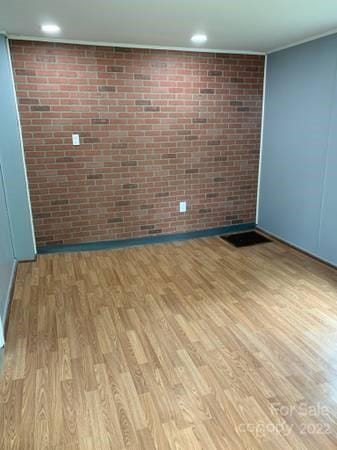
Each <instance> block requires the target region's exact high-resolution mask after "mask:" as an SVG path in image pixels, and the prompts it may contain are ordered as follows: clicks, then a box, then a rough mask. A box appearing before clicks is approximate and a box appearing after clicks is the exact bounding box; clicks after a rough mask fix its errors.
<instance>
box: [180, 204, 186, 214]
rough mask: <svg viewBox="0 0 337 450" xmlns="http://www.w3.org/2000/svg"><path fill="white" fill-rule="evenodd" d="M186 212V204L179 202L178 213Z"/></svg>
mask: <svg viewBox="0 0 337 450" xmlns="http://www.w3.org/2000/svg"><path fill="white" fill-rule="evenodd" d="M186 210H187V206H186V202H180V203H179V211H180V212H181V213H184V212H186Z"/></svg>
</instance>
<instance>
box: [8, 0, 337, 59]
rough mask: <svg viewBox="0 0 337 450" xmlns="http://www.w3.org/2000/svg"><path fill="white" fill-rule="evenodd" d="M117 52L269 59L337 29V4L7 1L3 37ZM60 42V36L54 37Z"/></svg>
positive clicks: (316, 0) (312, 0)
mask: <svg viewBox="0 0 337 450" xmlns="http://www.w3.org/2000/svg"><path fill="white" fill-rule="evenodd" d="M46 22H48V23H57V24H58V25H59V26H60V27H61V28H62V31H61V33H60V34H59V35H58V36H57V37H58V38H60V39H62V40H64V41H66V40H77V41H92V42H100V43H103V42H104V43H111V44H117V43H120V44H138V45H143V46H162V47H181V48H187V47H191V48H195V47H196V45H195V44H192V43H191V41H190V38H191V36H192V35H193V34H194V33H198V32H199V33H200V32H204V33H206V34H207V36H208V42H207V43H206V44H204V45H202V46H201V47H202V48H205V49H206V48H207V49H218V50H239V51H252V52H266V51H270V50H274V49H276V48H279V47H283V46H287V45H290V44H292V43H294V42H297V41H301V40H305V39H307V38H309V37H312V36H315V35H320V34H324V33H327V32H330V31H332V30H335V29H337V1H336V0H231V1H230V0H203V1H200V0H194V1H192V0H26V1H25V0H0V30H2V31H5V32H7V33H8V34H9V35H17V36H18V35H19V36H31V37H46V35H45V34H43V33H42V32H41V30H40V26H41V24H43V23H46ZM53 37H54V36H53Z"/></svg>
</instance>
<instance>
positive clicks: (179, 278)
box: [0, 238, 337, 450]
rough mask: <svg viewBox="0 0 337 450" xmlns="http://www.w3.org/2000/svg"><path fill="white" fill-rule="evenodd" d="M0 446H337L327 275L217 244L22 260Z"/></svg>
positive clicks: (334, 307)
mask: <svg viewBox="0 0 337 450" xmlns="http://www.w3.org/2000/svg"><path fill="white" fill-rule="evenodd" d="M0 448H1V449H7V448H15V449H20V450H21V449H38V450H42V449H104V450H105V449H124V448H133V449H145V450H151V449H153V448H157V449H160V450H164V449H183V450H185V449H186V450H188V449H201V448H202V449H207V450H212V449H230V450H234V449H241V448H250V449H253V448H254V449H255V448H256V449H268V450H269V449H306V448H310V449H315V450H317V449H335V448H337V271H335V270H333V269H331V268H329V267H327V266H324V265H323V264H321V263H318V262H316V261H314V260H313V259H311V258H309V257H307V256H305V255H302V254H301V253H298V252H296V251H295V250H293V249H291V248H289V247H287V246H285V245H283V244H281V243H276V242H275V243H270V244H264V245H258V246H255V247H249V248H241V249H236V248H234V247H231V246H230V245H229V244H227V243H225V242H223V241H222V240H220V239H219V238H207V239H197V240H191V241H185V242H181V243H170V244H162V245H148V246H144V247H138V248H128V249H121V250H111V251H101V252H85V253H68V254H55V255H44V256H39V257H38V259H37V261H36V262H34V263H24V264H20V265H19V268H18V273H17V280H16V288H15V293H14V298H13V303H12V308H11V312H10V322H9V330H8V340H7V346H6V349H5V361H4V371H3V374H2V376H1V378H0Z"/></svg>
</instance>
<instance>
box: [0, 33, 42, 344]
mask: <svg viewBox="0 0 337 450" xmlns="http://www.w3.org/2000/svg"><path fill="white" fill-rule="evenodd" d="M0 117H1V120H0V347H1V346H2V345H3V343H4V338H3V326H4V324H5V320H6V315H7V310H8V305H9V295H10V290H11V286H12V283H13V280H14V274H15V267H16V262H17V261H20V260H31V259H34V258H35V241H34V232H33V226H32V221H31V213H30V202H29V195H28V188H27V181H26V171H25V163H24V157H23V149H22V144H21V134H20V124H19V119H18V114H17V106H16V97H15V91H14V86H13V79H12V72H11V64H10V58H9V54H8V46H7V41H6V38H5V37H4V36H2V35H0Z"/></svg>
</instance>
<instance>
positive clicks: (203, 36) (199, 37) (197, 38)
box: [191, 34, 207, 44]
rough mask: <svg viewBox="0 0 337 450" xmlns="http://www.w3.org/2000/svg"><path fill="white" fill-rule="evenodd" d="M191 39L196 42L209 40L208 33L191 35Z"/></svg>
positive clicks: (201, 42)
mask: <svg viewBox="0 0 337 450" xmlns="http://www.w3.org/2000/svg"><path fill="white" fill-rule="evenodd" d="M191 41H192V42H194V43H195V44H203V43H204V42H206V41H207V36H206V34H194V35H193V36H192V37H191Z"/></svg>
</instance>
